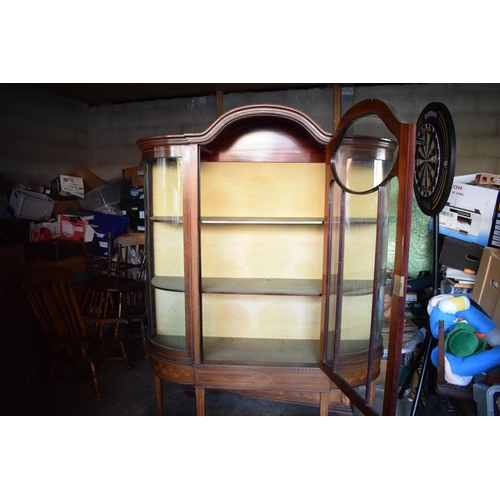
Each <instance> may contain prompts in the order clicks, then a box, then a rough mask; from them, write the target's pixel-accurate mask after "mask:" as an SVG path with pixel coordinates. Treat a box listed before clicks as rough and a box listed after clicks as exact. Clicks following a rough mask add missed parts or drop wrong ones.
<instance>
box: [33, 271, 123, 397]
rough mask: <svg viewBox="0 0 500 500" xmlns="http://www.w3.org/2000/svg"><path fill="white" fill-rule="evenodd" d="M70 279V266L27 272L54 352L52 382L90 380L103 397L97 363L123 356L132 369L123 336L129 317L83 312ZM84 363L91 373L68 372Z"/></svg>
mask: <svg viewBox="0 0 500 500" xmlns="http://www.w3.org/2000/svg"><path fill="white" fill-rule="evenodd" d="M70 279H71V271H70V270H69V269H66V268H61V267H51V268H41V269H35V270H32V271H31V272H30V273H29V274H28V275H27V276H26V279H25V282H24V284H23V289H24V291H25V293H26V295H27V297H28V300H29V303H30V304H31V308H32V310H33V313H34V315H35V317H36V318H37V320H38V323H39V324H40V327H41V330H42V332H43V335H44V337H45V340H46V341H47V343H48V347H49V349H50V353H51V356H52V365H51V368H50V371H49V375H48V382H49V383H50V381H51V380H52V378H58V379H61V380H65V381H68V382H75V383H85V382H87V383H90V384H91V385H92V386H93V387H94V391H95V395H96V398H97V399H98V400H99V401H100V400H101V396H100V392H99V383H98V379H97V372H96V369H97V367H98V366H99V365H100V364H101V363H102V362H104V361H106V360H120V361H123V362H124V363H125V366H126V367H127V368H128V369H129V370H130V369H131V366H130V363H129V360H128V357H127V353H126V351H125V346H124V344H123V342H122V338H121V328H122V326H123V325H125V324H126V323H127V321H126V320H125V319H119V318H109V317H108V318H97V317H92V316H90V315H88V314H82V313H81V311H80V308H79V306H78V303H77V301H76V299H75V296H74V294H73V290H72V288H71V283H70ZM81 364H84V365H87V366H88V368H89V373H88V375H86V376H84V377H80V376H71V375H69V374H68V373H67V372H68V370H69V367H71V366H72V365H73V367H76V366H78V365H81ZM65 372H66V374H65Z"/></svg>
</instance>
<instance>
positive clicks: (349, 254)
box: [325, 117, 398, 371]
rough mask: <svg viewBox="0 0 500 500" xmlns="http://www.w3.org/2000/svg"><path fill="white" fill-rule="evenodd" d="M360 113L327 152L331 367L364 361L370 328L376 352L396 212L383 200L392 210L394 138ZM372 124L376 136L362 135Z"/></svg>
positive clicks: (328, 345) (327, 353) (328, 352)
mask: <svg viewBox="0 0 500 500" xmlns="http://www.w3.org/2000/svg"><path fill="white" fill-rule="evenodd" d="M363 120H364V119H361V120H359V121H358V122H355V124H354V126H351V127H350V128H349V129H348V131H347V132H346V135H345V136H344V138H343V139H342V141H341V143H340V145H339V147H338V148H337V150H336V151H335V152H334V153H333V158H332V168H333V174H334V178H335V181H334V182H332V184H331V186H330V202H329V205H330V206H329V211H330V216H329V224H330V226H329V229H330V235H331V236H330V241H329V246H330V247H329V252H330V257H331V267H330V271H329V273H330V285H329V290H328V294H327V328H328V335H327V343H326V351H325V362H326V363H327V364H328V365H329V366H330V367H331V368H332V369H333V370H334V371H339V369H340V367H341V365H342V363H343V361H345V359H346V357H350V356H354V357H356V360H357V361H356V362H358V363H366V362H367V360H368V349H369V346H370V339H371V338H372V337H371V335H373V340H374V345H375V346H377V352H379V353H380V354H379V359H380V355H381V348H382V332H383V329H384V324H383V312H384V309H383V307H384V295H385V294H386V293H387V292H388V289H389V288H387V287H386V283H387V279H388V274H389V273H388V271H389V270H390V266H391V265H392V263H389V262H388V256H389V255H388V254H389V252H388V248H389V243H388V241H389V236H390V235H391V236H392V237H394V235H395V230H394V228H395V220H396V215H395V214H392V213H391V211H390V210H389V207H390V206H391V207H392V208H394V209H397V204H394V203H393V204H391V200H395V201H397V186H396V192H394V191H395V190H394V189H391V185H392V184H394V183H392V182H388V178H389V176H390V173H391V170H392V168H393V165H394V162H395V159H396V156H397V150H398V145H397V143H396V142H395V141H394V140H391V139H390V137H392V135H391V134H390V133H389V131H385V132H381V131H380V128H381V127H380V123H381V122H380V123H379V121H377V120H375V119H374V118H373V117H368V119H367V120H366V121H365V122H363ZM364 125H366V126H364ZM375 125H376V126H375ZM374 129H376V131H377V133H381V135H380V137H372V136H370V135H367V134H368V133H371V132H372V131H373V130H374ZM355 131H360V132H362V135H356V134H355V133H354V132H355ZM393 247H394V245H393V244H392V248H393Z"/></svg>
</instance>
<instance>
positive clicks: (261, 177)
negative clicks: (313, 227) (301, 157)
mask: <svg viewBox="0 0 500 500" xmlns="http://www.w3.org/2000/svg"><path fill="white" fill-rule="evenodd" d="M200 178H201V180H200V189H201V191H200V192H201V208H200V210H201V217H202V218H205V217H214V216H216V217H266V218H272V217H276V218H279V217H307V218H323V216H324V206H323V197H322V196H321V193H323V191H324V181H325V164H324V162H323V163H233V162H232V163H213V162H205V163H201V164H200ZM318 194H320V195H318Z"/></svg>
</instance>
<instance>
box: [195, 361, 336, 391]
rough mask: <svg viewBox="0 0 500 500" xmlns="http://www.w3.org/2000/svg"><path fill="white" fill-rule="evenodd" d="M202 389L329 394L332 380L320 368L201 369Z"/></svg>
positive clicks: (198, 374)
mask: <svg viewBox="0 0 500 500" xmlns="http://www.w3.org/2000/svg"><path fill="white" fill-rule="evenodd" d="M195 383H196V385H197V386H200V387H219V388H221V389H223V388H228V389H229V388H233V389H235V388H241V389H255V390H259V389H268V390H269V389H272V390H291V391H329V390H330V380H329V379H328V377H326V376H325V374H324V373H323V372H322V371H321V370H319V369H317V368H261V369H259V368H255V367H252V368H246V367H240V366H208V365H203V366H197V367H196V382H195Z"/></svg>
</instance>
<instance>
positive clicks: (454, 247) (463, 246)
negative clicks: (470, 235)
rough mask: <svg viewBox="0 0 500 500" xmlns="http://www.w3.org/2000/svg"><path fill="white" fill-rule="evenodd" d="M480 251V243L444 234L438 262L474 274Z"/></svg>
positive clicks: (479, 258) (481, 249)
mask: <svg viewBox="0 0 500 500" xmlns="http://www.w3.org/2000/svg"><path fill="white" fill-rule="evenodd" d="M482 253H483V246H482V245H478V244H477V243H470V242H466V241H461V240H457V239H456V238H450V237H449V236H446V237H445V238H444V241H443V247H442V249H441V255H440V256H439V263H440V264H442V265H443V266H448V267H452V268H453V269H459V270H460V271H464V272H467V273H470V274H476V273H477V271H478V269H479V263H480V261H481V255H482Z"/></svg>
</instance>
